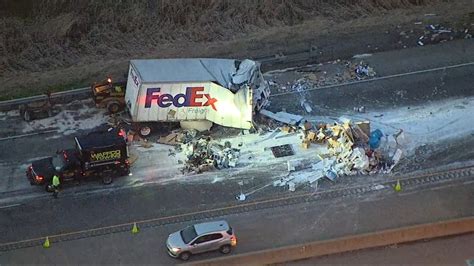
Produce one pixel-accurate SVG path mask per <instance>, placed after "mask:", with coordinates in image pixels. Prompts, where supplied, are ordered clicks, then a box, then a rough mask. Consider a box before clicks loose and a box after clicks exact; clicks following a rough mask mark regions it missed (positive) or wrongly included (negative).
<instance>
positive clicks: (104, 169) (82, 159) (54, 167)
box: [26, 129, 130, 190]
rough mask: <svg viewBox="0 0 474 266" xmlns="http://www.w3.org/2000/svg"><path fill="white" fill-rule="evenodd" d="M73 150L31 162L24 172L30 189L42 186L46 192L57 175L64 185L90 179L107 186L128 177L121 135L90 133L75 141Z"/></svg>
mask: <svg viewBox="0 0 474 266" xmlns="http://www.w3.org/2000/svg"><path fill="white" fill-rule="evenodd" d="M74 140H75V148H74V149H65V150H62V151H58V152H56V155H55V156H53V157H47V158H44V159H40V160H36V161H34V162H33V163H32V164H31V165H30V166H29V167H28V169H27V170H26V176H27V178H28V180H29V181H30V184H31V185H43V186H45V188H46V190H48V189H49V185H50V184H51V183H52V179H53V175H54V174H57V175H58V176H59V179H60V181H61V184H62V183H63V182H67V181H71V180H82V179H85V178H89V177H95V178H101V179H102V182H103V183H104V184H110V183H112V181H113V178H114V177H116V176H123V175H128V174H129V172H130V166H129V162H128V148H127V143H126V141H125V138H124V136H123V134H121V131H118V130H115V129H113V130H109V131H98V132H92V133H89V134H87V135H85V136H80V137H75V138H74Z"/></svg>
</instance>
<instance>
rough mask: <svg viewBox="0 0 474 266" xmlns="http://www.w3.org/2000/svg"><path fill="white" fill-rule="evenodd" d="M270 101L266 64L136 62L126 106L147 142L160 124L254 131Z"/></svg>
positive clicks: (131, 69)
mask: <svg viewBox="0 0 474 266" xmlns="http://www.w3.org/2000/svg"><path fill="white" fill-rule="evenodd" d="M269 95H270V89H269V86H268V83H267V82H266V81H265V80H264V78H263V75H262V73H261V71H260V64H259V63H258V62H255V61H252V60H243V61H239V60H232V59H207V58H189V59H150V60H131V61H130V67H129V72H128V80H127V89H126V93H125V102H126V105H127V108H128V110H129V112H130V115H131V118H132V122H133V123H135V124H138V125H139V130H140V134H141V135H143V136H147V135H149V134H150V133H151V131H152V129H153V128H154V127H157V126H159V125H160V124H159V123H156V122H180V123H181V125H182V126H183V127H191V128H192V127H195V128H196V129H200V128H203V127H204V128H206V127H210V125H212V123H216V124H219V125H222V126H227V127H234V128H241V129H250V128H251V127H252V126H253V121H252V120H253V115H254V113H255V111H259V110H260V109H261V108H262V107H263V106H265V105H266V104H267V103H268V96H269Z"/></svg>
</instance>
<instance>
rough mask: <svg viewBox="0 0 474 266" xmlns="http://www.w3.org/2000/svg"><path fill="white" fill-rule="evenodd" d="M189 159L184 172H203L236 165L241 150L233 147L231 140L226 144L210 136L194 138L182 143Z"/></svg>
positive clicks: (182, 147)
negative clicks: (213, 139)
mask: <svg viewBox="0 0 474 266" xmlns="http://www.w3.org/2000/svg"><path fill="white" fill-rule="evenodd" d="M181 149H182V150H183V152H184V154H185V156H186V158H187V160H186V161H185V166H184V168H183V169H182V172H183V173H184V172H188V173H191V172H194V173H202V172H205V171H210V170H213V169H222V168H230V167H236V166H237V161H238V158H239V156H240V150H239V149H235V148H232V146H231V143H230V142H225V143H224V145H221V144H219V143H218V142H216V141H212V140H211V138H210V137H199V138H194V139H192V140H191V141H187V142H186V143H184V144H181Z"/></svg>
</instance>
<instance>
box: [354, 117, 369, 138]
mask: <svg viewBox="0 0 474 266" xmlns="http://www.w3.org/2000/svg"><path fill="white" fill-rule="evenodd" d="M355 124H356V125H357V126H358V127H359V128H360V129H361V130H362V132H364V133H365V135H366V136H370V121H362V122H356V123H355Z"/></svg>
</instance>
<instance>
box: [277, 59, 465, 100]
mask: <svg viewBox="0 0 474 266" xmlns="http://www.w3.org/2000/svg"><path fill="white" fill-rule="evenodd" d="M471 65H474V62H469V63H463V64H457V65H451V66H444V67H436V68H430V69H425V70H418V71H413V72H406V73H401V74H394V75H388V76H383V77H376V78H371V79H363V80H356V81H351V82H345V83H339V84H333V85H328V86H322V87H316V88H311V89H307V90H303V91H314V90H321V89H329V88H335V87H342V86H348V85H354V84H361V83H368V82H372V81H378V80H384V79H391V78H398V77H404V76H410V75H416V74H422V73H429V72H435V71H441V70H446V69H451V68H458V67H465V66H471ZM295 93H299V92H298V91H290V92H281V93H275V94H270V97H275V96H281V95H286V94H295Z"/></svg>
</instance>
